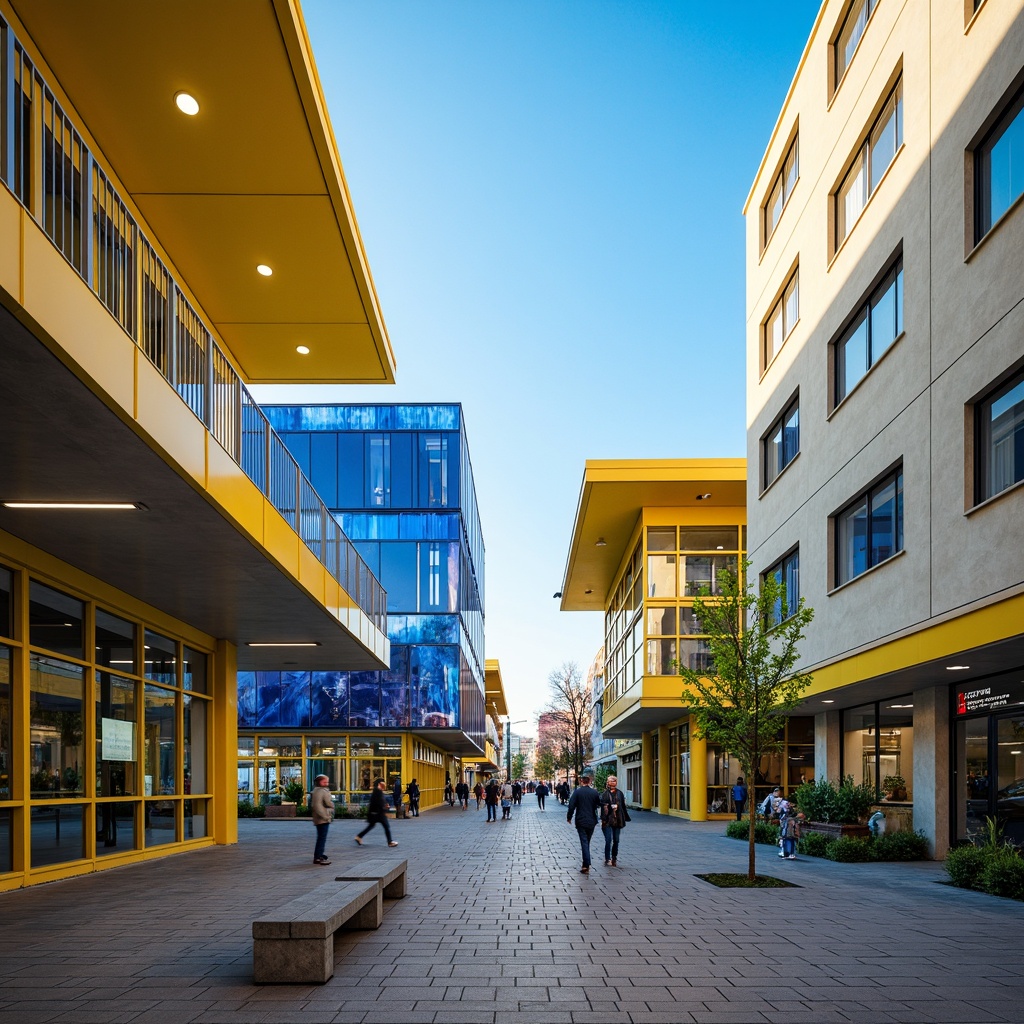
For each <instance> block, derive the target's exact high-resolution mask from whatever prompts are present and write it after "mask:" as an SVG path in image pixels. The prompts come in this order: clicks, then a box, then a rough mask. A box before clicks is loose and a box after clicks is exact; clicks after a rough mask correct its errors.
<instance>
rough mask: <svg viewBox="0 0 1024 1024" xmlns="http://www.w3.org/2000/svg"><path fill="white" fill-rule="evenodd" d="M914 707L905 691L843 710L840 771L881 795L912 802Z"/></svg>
mask: <svg viewBox="0 0 1024 1024" xmlns="http://www.w3.org/2000/svg"><path fill="white" fill-rule="evenodd" d="M913 708H914V705H913V699H912V697H911V696H910V695H909V694H907V695H905V696H903V697H892V698H888V699H887V700H884V701H878V702H875V703H873V704H864V705H861V706H860V707H856V708H847V709H846V710H845V711H843V742H842V747H841V753H842V760H841V764H840V774H841V775H842V776H843V777H844V778H845V777H846V776H847V775H852V776H853V781H854V782H856V783H862V782H863V783H867V784H868V785H869V786H873V787H874V789H875V791H876V793H878V794H879V796H880V797H882V796H885V794H886V793H891V794H893V796H892V797H890V799H893V800H896V801H900V800H906V801H913V799H914V714H913ZM887 779H888V780H890V785H888V786H887V785H886V780H887ZM896 779H902V780H903V782H902V785H896V784H895V783H894V780H896ZM900 793H904V794H905V795H903V796H900V795H899V794H900Z"/></svg>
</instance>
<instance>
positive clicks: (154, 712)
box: [144, 683, 178, 796]
mask: <svg viewBox="0 0 1024 1024" xmlns="http://www.w3.org/2000/svg"><path fill="white" fill-rule="evenodd" d="M176 704H177V694H176V693H175V692H174V691H173V690H165V689H164V688H163V687H162V686H152V685H150V684H148V683H147V684H146V695H145V719H144V722H145V725H144V729H145V742H144V754H145V756H144V763H145V795H146V796H156V795H158V794H161V793H174V792H176V791H177V787H176V779H175V775H176V772H177V763H178V760H177V752H178V716H177V709H176Z"/></svg>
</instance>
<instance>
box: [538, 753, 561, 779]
mask: <svg viewBox="0 0 1024 1024" xmlns="http://www.w3.org/2000/svg"><path fill="white" fill-rule="evenodd" d="M556 768H557V765H556V764H555V752H554V751H553V750H552V749H551V747H549V746H547V745H542V744H538V745H537V749H536V751H535V752H534V755H533V773H534V775H536V777H537V778H538V779H545V780H547V779H553V778H554V777H555V770H556Z"/></svg>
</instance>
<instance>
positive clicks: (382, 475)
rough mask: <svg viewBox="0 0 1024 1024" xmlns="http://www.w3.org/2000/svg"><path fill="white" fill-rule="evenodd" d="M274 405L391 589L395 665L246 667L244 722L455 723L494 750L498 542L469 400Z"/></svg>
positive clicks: (285, 433) (282, 431)
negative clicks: (481, 501) (489, 670)
mask: <svg viewBox="0 0 1024 1024" xmlns="http://www.w3.org/2000/svg"><path fill="white" fill-rule="evenodd" d="M264 412H265V413H266V415H267V418H268V420H269V422H270V423H271V425H272V426H273V427H274V429H275V430H276V431H277V433H278V434H279V436H280V437H281V438H282V440H283V441H284V442H285V444H286V445H287V447H288V449H289V451H290V452H291V453H292V455H293V456H294V457H295V459H296V461H297V462H298V464H299V466H300V467H301V468H302V470H303V472H305V474H306V475H307V477H308V478H309V479H310V481H311V482H312V484H313V486H314V488H315V489H316V490H317V492H318V493H319V494H320V496H321V497H322V498H323V499H324V501H325V502H326V504H327V507H328V508H329V509H330V510H331V512H332V513H333V514H334V515H335V517H336V518H337V519H338V521H339V522H340V524H341V526H342V529H343V530H344V532H345V534H346V536H348V538H349V539H350V540H351V542H352V543H353V544H354V546H355V547H356V549H357V550H358V551H359V554H360V556H361V557H362V558H363V559H364V560H365V561H366V563H367V564H368V565H369V567H370V569H371V571H372V572H373V573H374V575H376V577H377V578H378V579H379V580H380V581H381V583H382V584H383V586H384V588H385V590H386V591H387V609H388V616H387V629H388V636H389V639H390V640H391V668H390V670H389V671H386V672H384V671H378V672H345V671H338V672H243V673H239V683H238V716H239V727H240V728H243V729H254V728H275V729H276V728H281V729H299V728H313V729H317V728H331V729H339V728H352V729H367V728H371V729H372V728H388V729H394V728H396V727H397V728H448V729H452V728H454V729H458V730H460V731H461V732H462V733H464V734H465V735H466V736H467V737H468V738H469V739H471V740H472V742H473V744H474V745H476V746H477V747H479V748H480V749H481V750H483V747H484V736H485V717H486V716H485V711H484V707H485V704H484V606H483V589H484V579H483V570H484V543H483V534H482V532H481V529H480V519H479V514H478V512H477V504H476V491H475V488H474V485H473V470H472V466H471V464H470V461H469V447H468V445H467V443H466V433H465V427H464V424H463V420H462V407H461V406H459V405H329V406H266V407H264Z"/></svg>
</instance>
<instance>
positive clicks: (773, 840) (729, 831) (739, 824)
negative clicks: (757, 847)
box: [725, 819, 779, 846]
mask: <svg viewBox="0 0 1024 1024" xmlns="http://www.w3.org/2000/svg"><path fill="white" fill-rule="evenodd" d="M725 834H726V835H727V836H728V837H729V838H730V839H748V838H749V837H750V821H749V819H744V820H743V821H730V822H729V824H728V825H726V826H725ZM754 842H755V843H761V844H763V845H765V846H778V844H779V826H778V825H769V824H768V822H767V821H758V822H755V824H754Z"/></svg>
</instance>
